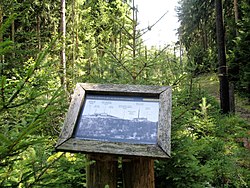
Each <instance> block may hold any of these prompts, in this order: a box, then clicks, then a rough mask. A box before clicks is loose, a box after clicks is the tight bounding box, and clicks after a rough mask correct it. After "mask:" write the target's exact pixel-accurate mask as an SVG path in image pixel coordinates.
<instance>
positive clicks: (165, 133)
mask: <svg viewBox="0 0 250 188" xmlns="http://www.w3.org/2000/svg"><path fill="white" fill-rule="evenodd" d="M170 135H171V88H170V87H161V86H139V85H115V84H113V85H111V84H110V85H104V84H86V83H80V84H77V86H76V89H75V92H74V96H73V98H72V101H71V104H70V107H69V111H68V114H67V117H66V119H65V122H64V126H63V129H62V132H61V134H60V136H59V139H58V142H57V145H56V150H58V151H71V152H83V153H87V156H88V158H89V160H90V161H92V160H93V161H95V162H94V163H91V164H90V165H89V166H88V168H87V187H88V188H104V187H105V186H108V187H109V188H115V187H116V186H117V168H118V167H117V163H118V162H117V157H118V156H120V157H122V161H123V162H122V166H123V184H124V187H125V188H142V187H143V188H154V186H155V182H154V159H156V158H157V159H166V158H169V157H170Z"/></svg>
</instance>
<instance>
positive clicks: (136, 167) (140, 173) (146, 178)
mask: <svg viewBox="0 0 250 188" xmlns="http://www.w3.org/2000/svg"><path fill="white" fill-rule="evenodd" d="M123 172H124V173H123V182H124V186H123V187H124V188H141V187H147V188H154V187H155V179H154V160H153V159H151V158H144V157H134V158H130V160H124V162H123Z"/></svg>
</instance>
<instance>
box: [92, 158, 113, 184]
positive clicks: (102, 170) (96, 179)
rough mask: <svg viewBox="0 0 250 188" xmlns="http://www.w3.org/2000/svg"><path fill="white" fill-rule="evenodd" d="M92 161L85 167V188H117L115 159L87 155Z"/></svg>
mask: <svg viewBox="0 0 250 188" xmlns="http://www.w3.org/2000/svg"><path fill="white" fill-rule="evenodd" d="M87 157H88V160H89V161H94V162H93V163H92V164H90V165H89V166H88V167H87V188H104V187H105V186H108V187H109V188H116V187H117V157H115V156H112V155H100V154H88V156H87Z"/></svg>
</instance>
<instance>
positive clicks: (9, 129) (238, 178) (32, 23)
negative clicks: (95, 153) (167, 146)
mask: <svg viewBox="0 0 250 188" xmlns="http://www.w3.org/2000/svg"><path fill="white" fill-rule="evenodd" d="M14 2H15V3H14ZM183 2H185V3H186V4H187V5H188V6H187V7H185V6H183V7H182V8H183V11H184V12H183V14H182V15H181V16H182V18H183V20H182V21H185V22H186V23H183V25H182V32H183V38H182V40H183V41H182V42H183V43H184V44H185V45H186V47H189V50H190V51H189V52H188V58H187V57H184V58H183V62H182V64H181V63H180V62H179V59H178V57H176V56H175V54H172V52H171V51H172V49H171V47H168V46H167V47H165V48H163V49H155V48H151V49H150V50H149V49H147V48H146V47H145V46H144V45H143V43H142V40H141V38H140V36H141V34H142V32H141V31H137V30H136V29H137V27H136V26H137V23H136V21H135V20H131V19H130V16H131V9H130V8H129V6H128V5H127V4H124V3H123V2H122V1H120V0H112V1H100V0H98V1H92V0H90V1H80V0H74V1H70V2H68V3H67V38H66V55H67V67H66V72H67V74H66V76H67V80H68V85H67V86H68V91H69V92H70V93H71V92H72V88H73V87H75V83H76V82H97V83H129V84H146V85H171V86H172V88H173V117H172V122H173V126H172V158H171V159H169V160H166V161H156V165H155V167H156V168H155V171H156V187H223V186H224V187H247V186H248V185H249V184H250V177H249V174H250V171H249V167H250V164H249V160H248V159H249V152H248V151H246V148H244V147H243V144H242V141H243V140H244V139H245V138H249V135H248V134H247V130H249V124H247V123H246V122H244V121H243V120H241V119H240V118H238V117H235V116H229V117H225V116H221V115H220V114H219V108H218V103H217V102H216V100H215V99H213V98H212V97H211V96H209V95H207V94H206V92H204V91H203V90H202V89H201V88H203V86H200V85H198V84H197V83H196V82H195V80H196V79H194V75H195V74H194V73H195V71H197V70H198V73H200V72H202V71H204V70H207V69H210V68H211V67H212V68H214V67H213V66H212V65H211V66H210V65H208V64H207V62H212V63H211V64H213V61H214V50H215V49H214V48H213V45H212V44H213V40H214V38H213V37H214V35H213V32H210V33H203V32H204V31H205V29H207V28H212V27H214V26H213V24H212V23H213V22H212V21H211V20H209V18H208V17H207V14H209V15H210V13H211V16H212V17H213V14H212V9H211V8H212V2H213V1H206V2H205V1H198V0H192V1H183ZM1 3H2V4H0V9H1V8H2V7H3V8H4V9H3V14H4V17H3V20H4V24H3V25H2V26H0V28H1V29H0V31H1V33H0V35H1V34H2V35H3V41H0V63H1V66H0V68H1V69H0V71H1V74H0V140H1V142H0V167H1V168H0V177H1V179H0V187H85V186H86V172H85V169H84V168H85V167H86V165H88V162H87V161H86V158H85V156H84V155H82V154H71V153H60V152H58V153H55V152H54V151H53V148H54V145H55V142H56V140H57V138H58V134H59V131H60V127H61V125H62V123H63V120H64V117H65V112H66V110H67V108H68V102H69V100H68V99H67V97H66V94H65V93H64V91H63V90H62V89H61V85H60V79H61V78H62V75H61V73H60V72H62V71H61V68H60V67H61V65H60V63H59V58H58V54H59V49H60V44H59V42H58V41H55V40H54V38H55V36H56V35H57V32H58V28H59V25H58V23H59V17H60V16H59V9H60V7H59V4H60V3H59V1H51V0H45V1H37V0H36V1H30V0H28V1H25V2H19V1H18V2H17V1H7V0H3V2H1ZM189 8H190V9H189ZM1 10H2V9H1ZM196 10H197V11H198V12H196ZM15 12H19V13H20V14H18V16H17V17H15V15H14V14H13V13H15ZM184 14H185V15H184ZM186 14H187V15H188V17H186V16H187V15H186ZM9 15H14V16H10V18H7V17H9ZM0 16H1V15H0ZM14 17H15V18H16V19H15V20H14ZM210 18H211V17H210ZM244 19H247V16H245V18H244ZM13 23H14V25H13ZM244 23H245V24H246V23H248V22H244ZM190 24H192V25H190ZM13 26H14V27H13ZM197 26H199V28H196V27H197ZM244 27H245V26H242V35H240V37H242V38H241V39H237V40H235V42H236V43H237V46H238V47H239V48H238V47H237V49H239V50H238V51H237V50H236V49H235V52H236V51H237V52H240V49H241V48H240V46H241V47H243V41H241V40H242V39H244V40H245V39H247V37H248V35H247V32H246V30H244V29H243V28H244ZM192 29H193V30H192ZM135 30H136V31H135ZM205 36H207V39H208V40H207V43H206V41H205V40H202V39H205V38H203V37H205ZM244 37H245V38H244ZM0 38H1V37H0ZM197 38H198V40H196V41H192V39H197ZM51 41H52V42H51ZM208 41H210V42H208ZM206 44H209V45H208V48H207V46H206ZM244 44H247V43H244ZM244 49H245V47H244ZM232 54H233V55H235V57H236V56H237V54H236V53H232ZM246 57H247V56H246ZM187 60H188V61H187ZM244 60H245V58H244ZM198 61H200V62H199V63H197V62H198ZM185 71H186V72H185ZM190 72H191V74H190ZM205 84H206V86H207V87H209V86H208V84H207V83H205Z"/></svg>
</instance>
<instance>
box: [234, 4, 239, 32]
mask: <svg viewBox="0 0 250 188" xmlns="http://www.w3.org/2000/svg"><path fill="white" fill-rule="evenodd" d="M234 18H235V23H236V27H235V35H236V36H238V29H237V23H238V21H239V9H238V0H234Z"/></svg>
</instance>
